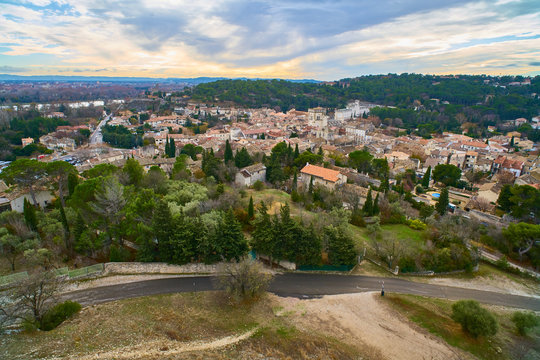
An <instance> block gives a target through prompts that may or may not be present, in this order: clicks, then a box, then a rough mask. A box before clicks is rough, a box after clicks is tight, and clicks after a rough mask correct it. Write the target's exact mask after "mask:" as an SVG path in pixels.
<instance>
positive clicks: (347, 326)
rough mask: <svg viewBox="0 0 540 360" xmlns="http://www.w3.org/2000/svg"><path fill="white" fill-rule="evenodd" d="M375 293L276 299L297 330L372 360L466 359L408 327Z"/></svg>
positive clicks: (429, 336)
mask: <svg viewBox="0 0 540 360" xmlns="http://www.w3.org/2000/svg"><path fill="white" fill-rule="evenodd" d="M376 294H378V293H362V294H346V295H332V296H325V297H323V298H321V299H313V300H299V299H296V298H279V301H280V303H281V305H282V306H283V311H282V312H281V313H282V314H283V315H284V316H285V315H287V316H293V317H294V319H295V321H296V322H297V324H298V326H299V327H302V328H305V329H312V330H314V331H317V332H323V333H326V334H328V335H330V336H333V337H337V338H338V339H340V340H342V341H345V342H348V343H351V344H354V345H356V346H359V343H360V344H363V345H360V346H361V347H362V348H369V349H371V350H372V351H370V353H371V354H373V358H375V359H377V358H379V359H400V360H418V359H426V360H427V359H429V360H438V359H440V360H449V359H456V360H457V359H467V355H466V354H463V353H462V352H461V351H459V350H456V349H454V348H452V347H450V346H449V345H447V344H446V343H444V342H443V341H442V340H440V339H437V338H435V337H433V336H431V335H429V334H425V333H424V332H423V331H421V330H419V329H417V328H416V327H415V326H414V325H411V324H410V323H409V322H408V321H407V320H406V319H404V318H402V317H401V316H400V315H399V314H397V313H396V312H395V311H394V310H392V309H391V308H389V307H388V306H386V305H385V304H383V303H381V302H380V301H378V300H377V296H378V295H376Z"/></svg>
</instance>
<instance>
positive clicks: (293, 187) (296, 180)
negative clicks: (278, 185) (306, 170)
mask: <svg viewBox="0 0 540 360" xmlns="http://www.w3.org/2000/svg"><path fill="white" fill-rule="evenodd" d="M297 173H298V171H297V170H296V169H294V177H293V181H292V191H296V190H297V189H298V174H297Z"/></svg>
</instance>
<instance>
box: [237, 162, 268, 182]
mask: <svg viewBox="0 0 540 360" xmlns="http://www.w3.org/2000/svg"><path fill="white" fill-rule="evenodd" d="M265 179H266V166H264V165H263V164H261V163H257V164H253V165H250V166H246V167H245V168H242V169H240V171H238V173H236V177H235V179H234V182H235V183H236V184H237V185H240V186H251V185H253V184H254V183H255V182H256V181H265Z"/></svg>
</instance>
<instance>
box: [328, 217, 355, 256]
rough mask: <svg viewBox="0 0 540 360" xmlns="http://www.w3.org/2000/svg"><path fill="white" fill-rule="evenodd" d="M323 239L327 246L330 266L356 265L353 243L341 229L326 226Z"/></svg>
mask: <svg viewBox="0 0 540 360" xmlns="http://www.w3.org/2000/svg"><path fill="white" fill-rule="evenodd" d="M324 237H325V239H326V243H327V244H328V259H329V260H330V262H331V263H332V265H354V264H356V250H355V249H354V241H353V239H352V238H351V237H349V236H347V234H345V232H344V231H343V229H340V228H335V227H333V226H331V225H330V226H327V227H326V228H325V229H324Z"/></svg>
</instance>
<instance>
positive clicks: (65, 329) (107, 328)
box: [0, 292, 359, 359]
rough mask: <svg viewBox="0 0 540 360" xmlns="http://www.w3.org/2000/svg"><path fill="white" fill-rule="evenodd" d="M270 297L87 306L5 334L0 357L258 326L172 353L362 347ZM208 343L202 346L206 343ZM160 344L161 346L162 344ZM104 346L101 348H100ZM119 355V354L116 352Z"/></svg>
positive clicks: (78, 354)
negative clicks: (324, 331)
mask: <svg viewBox="0 0 540 360" xmlns="http://www.w3.org/2000/svg"><path fill="white" fill-rule="evenodd" d="M275 308H276V306H275V304H274V303H273V300H272V299H271V298H264V299H262V300H261V301H260V302H259V303H256V304H252V305H244V306H230V305H227V304H226V302H225V301H224V300H223V298H222V297H221V296H220V295H219V294H218V293H215V292H209V293H184V294H174V295H160V296H150V297H143V298H135V299H127V300H122V301H116V302H112V303H107V304H102V305H97V306H92V307H89V308H85V309H83V310H82V311H81V313H79V314H78V315H76V316H75V318H73V319H71V320H68V321H67V322H65V323H64V324H62V325H60V327H58V328H57V329H55V330H53V331H50V332H35V333H20V334H16V335H9V336H4V337H3V338H0V358H2V359H43V358H47V359H51V358H57V359H64V358H65V359H68V358H69V359H73V358H83V357H84V358H86V357H87V356H89V355H96V356H97V357H96V358H100V359H107V358H111V359H112V358H117V357H115V356H108V355H104V354H103V352H105V353H108V354H111V353H112V352H117V353H118V354H122V353H123V352H125V351H129V352H130V353H133V351H134V349H141V350H140V351H141V353H140V356H137V354H134V355H133V357H131V356H130V357H129V358H130V359H131V358H141V359H142V358H144V359H148V358H150V359H152V358H155V359H158V358H159V359H162V358H169V357H165V356H157V357H152V356H149V355H148V353H149V351H151V350H152V348H153V347H155V349H154V351H161V350H162V351H171V350H174V349H175V348H176V347H178V348H182V347H184V348H186V344H198V345H197V346H199V347H201V346H204V344H205V343H212V342H215V341H216V340H219V339H223V338H225V337H229V336H237V335H241V334H246V333H247V332H248V331H250V330H251V331H255V332H254V333H253V334H252V335H251V336H250V337H248V338H247V339H245V340H243V341H241V342H237V343H236V344H234V345H230V346H224V347H220V348H219V349H215V348H209V349H207V350H200V349H199V350H197V351H196V352H193V351H191V352H190V351H180V352H179V353H177V354H175V355H174V357H171V358H174V359H184V358H200V359H206V358H211V359H230V358H268V357H270V356H272V357H274V358H287V357H290V358H302V357H306V354H312V355H313V358H329V359H354V358H358V355H359V353H358V351H357V350H355V349H354V348H352V347H351V346H349V345H345V344H343V343H341V342H339V341H337V340H334V339H331V338H327V337H323V336H322V335H319V334H317V333H310V334H307V333H304V332H302V331H300V330H298V329H296V328H295V326H294V324H293V323H291V322H290V321H289V320H288V319H287V317H281V316H277V315H276V314H275V312H277V310H276V311H275ZM201 344H202V345H201ZM156 346H157V347H156ZM98 352H99V353H98ZM118 358H120V357H118Z"/></svg>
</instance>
